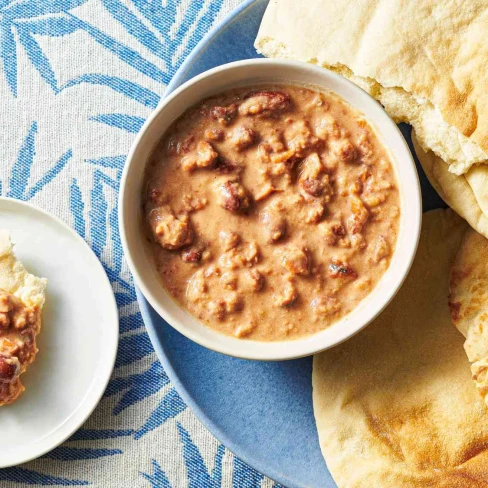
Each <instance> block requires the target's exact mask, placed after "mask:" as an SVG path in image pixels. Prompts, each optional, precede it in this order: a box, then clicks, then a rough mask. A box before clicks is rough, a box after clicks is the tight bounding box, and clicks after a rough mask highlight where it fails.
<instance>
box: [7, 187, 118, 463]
mask: <svg viewBox="0 0 488 488" xmlns="http://www.w3.org/2000/svg"><path fill="white" fill-rule="evenodd" d="M4 203H6V204H7V205H12V206H14V207H15V206H20V207H24V208H26V209H28V210H29V211H31V212H34V213H39V214H41V215H43V216H44V217H45V218H47V219H48V220H52V221H54V222H55V224H57V225H59V226H60V227H61V228H62V229H64V230H65V231H67V232H68V234H70V235H71V236H72V237H73V238H74V239H75V240H77V241H78V242H79V243H80V244H81V245H82V248H83V247H84V248H85V249H86V251H88V254H89V255H91V257H92V258H94V260H95V261H96V262H97V264H98V266H99V269H100V270H101V271H102V272H103V276H104V278H103V281H104V283H105V285H106V286H107V287H108V290H110V291H111V293H110V296H111V299H110V300H107V302H109V303H107V307H109V305H110V308H111V309H112V313H114V314H115V315H114V318H115V321H114V327H113V336H114V337H112V341H111V342H112V350H111V351H109V353H110V357H108V358H107V359H106V366H105V368H106V373H105V376H106V377H104V375H103V374H100V371H99V372H97V376H96V378H95V380H94V382H92V383H91V384H90V387H89V389H88V390H87V391H86V392H85V396H84V397H83V399H82V401H81V403H80V404H79V405H78V406H77V407H76V409H74V410H73V411H72V412H71V414H70V415H69V417H67V418H66V419H65V420H64V421H63V422H62V423H61V424H60V425H59V426H58V427H56V429H55V430H53V431H52V432H51V433H49V434H47V436H44V437H42V438H41V439H38V440H34V441H33V442H32V443H30V444H28V445H27V446H26V447H25V450H26V451H27V452H28V453H27V454H26V455H24V456H22V455H19V456H17V457H18V459H15V457H14V459H13V460H10V461H7V462H6V463H3V462H2V460H0V469H3V468H9V467H13V466H18V465H19V464H24V463H27V462H29V461H33V460H34V459H37V458H39V457H41V456H43V455H44V454H47V453H48V452H50V451H52V450H53V449H55V448H56V447H58V446H59V445H61V444H62V443H63V442H65V441H66V440H67V439H68V438H69V437H71V436H72V435H73V434H74V433H75V432H76V431H77V430H78V429H79V428H80V427H81V426H82V425H83V424H84V423H85V422H86V420H87V419H88V418H89V417H90V416H91V414H92V413H93V412H94V410H95V408H96V407H97V406H98V404H99V403H100V400H101V399H102V397H103V395H104V393H105V390H106V389H107V385H108V382H109V381H110V378H111V377H112V372H113V370H114V366H115V360H116V358H117V351H118V345H119V311H118V307H117V301H116V300H115V295H114V293H113V289H112V285H111V283H110V280H109V278H108V276H107V273H106V272H105V269H104V267H103V265H102V263H101V262H100V260H99V259H98V257H97V256H96V254H95V253H94V252H93V249H92V248H91V247H90V246H89V245H88V243H87V242H86V241H85V240H84V239H83V238H82V237H81V236H80V235H79V234H78V233H77V232H76V231H75V230H74V229H73V228H72V227H70V226H69V225H68V224H67V223H66V222H64V221H63V220H61V219H60V218H59V217H57V216H55V215H53V214H52V213H51V212H49V211H47V210H45V209H44V208H42V207H38V206H37V205H34V204H32V203H30V202H25V201H23V200H18V199H16V198H10V197H4V196H0V208H1V206H2V204H4ZM48 293H49V292H48ZM107 345H110V344H105V346H107ZM104 351H105V349H104ZM105 354H106V355H108V353H107V352H105ZM90 392H92V393H91V395H89V393H90ZM83 407H84V409H85V410H84V411H83V410H82V408H83ZM80 412H83V413H80ZM73 419H74V420H73ZM70 421H71V422H73V424H72V425H71V426H70ZM49 440H51V442H49ZM39 446H40V447H39ZM20 452H21V453H22V449H21V450H20Z"/></svg>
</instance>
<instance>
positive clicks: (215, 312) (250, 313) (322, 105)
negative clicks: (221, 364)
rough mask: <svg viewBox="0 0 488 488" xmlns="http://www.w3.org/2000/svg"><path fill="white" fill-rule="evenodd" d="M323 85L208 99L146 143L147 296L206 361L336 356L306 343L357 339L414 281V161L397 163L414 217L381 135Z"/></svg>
mask: <svg viewBox="0 0 488 488" xmlns="http://www.w3.org/2000/svg"><path fill="white" fill-rule="evenodd" d="M240 63H246V62H240ZM240 63H233V64H234V65H238V64H240ZM247 63H251V62H250V61H248V62H247ZM252 63H254V64H258V65H259V64H265V63H266V64H268V63H270V64H279V63H286V62H276V61H258V60H253V61H252ZM286 64H290V65H299V66H300V67H301V63H286ZM228 66H231V65H228ZM306 66H307V68H306V69H307V70H309V71H310V70H311V71H315V70H317V71H320V72H321V73H327V75H328V76H329V75H331V76H332V77H333V78H334V80H335V81H336V82H338V83H342V79H340V77H338V76H337V75H334V74H332V73H329V72H326V71H325V70H320V69H319V68H315V67H310V66H309V65H306ZM217 70H218V69H217ZM204 75H206V74H205V73H204ZM204 75H201V76H204ZM336 78H338V79H339V81H338V80H337V79H336ZM318 81H320V80H317V79H313V80H297V81H296V82H295V81H294V82H286V81H284V80H276V81H275V80H269V81H268V80H266V79H264V80H262V81H260V82H259V83H246V84H245V85H244V86H242V82H241V83H234V84H231V85H230V86H228V88H227V89H221V90H218V91H217V90H213V93H212V92H210V93H203V94H202V96H201V98H200V99H197V100H193V103H191V102H190V103H188V104H187V105H186V107H184V109H183V110H181V108H180V111H179V113H174V115H173V118H172V120H168V122H167V125H166V127H165V129H164V130H163V131H161V132H160V134H159V137H157V136H156V134H155V133H154V134H153V135H152V139H153V142H152V148H150V149H149V148H148V147H147V146H146V149H145V158H144V160H145V164H144V168H141V167H140V166H141V162H139V165H138V166H139V168H138V173H139V174H138V180H139V192H140V193H139V195H138V200H136V201H139V202H140V203H139V205H138V207H139V208H138V212H139V215H138V216H137V220H138V222H139V226H138V227H139V228H138V232H139V234H140V236H139V239H140V241H142V247H143V248H144V251H143V252H144V254H145V257H144V258H145V260H146V266H148V267H150V268H152V273H153V275H155V276H156V279H155V280H154V276H153V284H152V287H155V286H156V283H154V281H156V282H157V286H159V287H160V289H161V292H162V293H164V294H165V295H166V296H168V297H169V299H170V301H172V302H173V303H172V306H171V307H172V308H173V310H174V309H175V307H176V308H179V309H180V312H179V313H180V314H181V313H182V314H183V315H180V317H185V318H184V320H183V321H185V322H190V321H191V322H192V324H193V325H192V328H194V329H198V328H201V329H202V330H205V332H204V335H206V336H207V337H208V338H210V341H211V343H210V344H209V343H208V341H207V343H205V341H203V340H198V338H196V340H197V342H200V343H204V345H207V346H208V347H213V346H215V347H214V348H215V349H217V350H220V351H221V352H228V353H229V354H234V355H238V356H241V357H251V358H253V357H255V358H257V359H282V358H285V357H288V356H287V355H286V354H285V355H283V352H280V353H277V354H278V355H276V354H275V355H271V357H269V355H268V356H267V357H266V355H265V357H263V353H262V352H259V353H256V354H254V355H253V354H252V353H251V354H249V353H244V354H241V353H237V354H236V353H235V352H231V351H229V350H228V348H227V347H225V346H224V347H220V346H219V344H225V343H226V342H227V341H231V343H233V344H235V343H237V342H241V343H245V344H249V343H251V344H255V345H259V346H258V347H262V346H266V345H267V346H268V347H271V348H272V347H274V346H278V347H279V346H280V344H281V345H282V343H286V344H290V345H293V344H294V343H303V344H308V348H309V350H310V351H311V352H315V350H317V351H318V350H321V349H324V348H326V347H330V345H333V344H334V343H335V342H334V339H332V342H331V343H330V344H329V343H326V344H316V345H315V346H314V344H313V342H311V341H313V340H314V339H315V338H319V337H320V336H321V335H323V336H324V337H327V333H328V332H329V331H330V330H331V329H339V328H341V327H342V328H343V329H344V330H343V331H342V333H341V332H339V333H338V334H337V333H335V332H334V333H333V335H335V337H336V341H337V342H340V341H341V340H344V339H345V338H347V337H348V336H350V335H352V333H354V332H355V331H357V330H359V329H360V328H362V327H363V326H364V325H366V324H367V323H368V322H369V321H370V320H371V319H372V318H373V317H374V316H375V315H376V314H377V313H378V312H379V311H380V310H381V308H382V307H384V306H385V305H386V304H387V303H388V301H389V300H390V299H391V298H392V296H393V295H394V293H395V291H396V289H397V288H398V287H399V286H400V284H401V281H402V280H403V278H404V276H405V275H406V273H407V271H408V267H409V264H410V262H411V259H412V258H413V255H414V253H415V248H416V242H417V238H418V225H419V224H420V205H419V201H420V198H419V197H420V194H419V193H418V183H417V181H416V174H415V168H414V166H413V161H412V160H411V158H407V159H406V160H403V161H402V165H403V166H405V165H411V168H403V172H405V173H409V172H410V174H409V175H408V178H410V180H412V182H413V184H414V185H413V187H412V188H410V191H411V192H413V196H414V197H415V198H414V199H410V201H412V206H413V209H412V208H410V209H408V207H407V206H406V205H405V204H404V203H403V202H405V194H404V193H405V191H404V190H403V188H404V185H403V184H400V182H402V183H403V182H405V181H407V180H408V178H402V175H400V174H399V164H398V156H399V155H398V154H396V153H395V152H394V151H392V150H391V147H390V146H387V145H386V144H385V137H384V134H383V133H382V132H380V130H381V129H380V130H378V121H377V120H376V121H372V120H371V118H370V117H369V116H368V115H369V114H366V113H365V111H364V107H360V106H357V105H355V104H353V103H351V102H352V101H351V100H350V99H347V98H346V97H344V96H341V94H340V91H337V90H334V87H333V86H327V84H326V85H325V86H324V85H323V84H319V83H318ZM189 83H191V82H189ZM344 83H347V84H348V82H347V81H345V80H344ZM239 85H241V86H239ZM183 88H184V87H183ZM347 88H348V89H349V90H351V91H356V90H357V91H359V92H361V91H360V90H359V89H357V88H356V87H350V86H348V87H347ZM180 90H181V89H180ZM180 90H179V91H180ZM361 97H367V98H368V99H369V97H368V95H366V94H364V93H363V92H361ZM170 98H171V97H170ZM193 98H194V97H193ZM368 101H369V100H368ZM373 103H374V102H373ZM361 108H363V110H361ZM377 109H379V110H380V111H381V108H380V107H379V106H377ZM381 115H383V116H385V117H386V118H387V116H386V115H385V114H384V113H382V114H381ZM388 122H390V123H391V125H392V126H393V129H391V128H390V129H391V131H395V130H396V133H395V134H392V136H393V137H395V136H399V137H400V138H401V135H399V133H398V130H397V129H396V126H394V123H393V122H392V121H391V120H389V119H388ZM146 125H147V124H146ZM149 125H151V124H149ZM153 125H154V124H153ZM143 136H144V129H143ZM402 141H403V140H402ZM140 145H141V142H140V141H139V146H140ZM137 146H138V143H137V142H136V145H135V147H136V150H137ZM403 149H404V148H401V150H403ZM407 151H408V149H407ZM133 152H134V151H133ZM400 156H401V157H404V154H401V155H400ZM129 159H131V158H129ZM132 159H134V155H132ZM129 163H130V161H129ZM412 169H413V174H412ZM126 173H127V168H126ZM412 177H413V179H412ZM124 179H127V175H125V178H124ZM123 185H124V183H123ZM135 189H136V188H134V190H133V191H135ZM416 192H417V194H416ZM415 199H416V200H415ZM121 204H122V205H121V207H124V206H126V205H127V200H126V199H124V198H123V197H121ZM133 204H134V202H132V205H133ZM132 212H133V210H132ZM415 213H417V215H415ZM410 214H411V215H410ZM407 217H408V218H409V219H412V218H413V220H412V222H413V224H412V225H411V226H410V229H409V231H410V232H411V234H412V235H411V236H410V238H409V242H408V243H407V246H406V244H405V238H404V237H402V236H403V235H404V234H405V221H406V218H407ZM415 217H417V219H415ZM121 223H122V226H121V227H124V216H123V210H122V215H121ZM124 239H127V237H126V236H123V240H124ZM126 245H127V243H126V242H124V247H126ZM405 246H406V247H405ZM399 248H400V251H401V253H402V254H403V258H402V261H401V262H398V261H397V262H395V261H396V260H395V256H396V255H397V254H398V249H399ZM126 250H127V249H126ZM405 253H406V254H405ZM129 254H130V252H129ZM140 258H141V259H143V258H142V256H141V257H140ZM129 263H130V264H132V266H131V269H132V271H134V266H133V265H134V263H131V259H130V257H129ZM392 268H396V269H392ZM398 272H400V275H399V274H398ZM135 275H136V281H137V282H138V284H140V280H139V279H138V276H137V272H136V273H135ZM383 282H385V283H383ZM380 288H381V291H380V292H379V293H378V290H379V289H380ZM143 291H147V290H143ZM145 294H146V293H145ZM374 295H377V298H376V300H378V301H379V302H378V303H381V308H380V306H379V305H378V304H376V305H374V304H372V302H374V298H373V297H374ZM150 302H151V303H152V304H153V306H154V303H153V302H152V301H151V300H150ZM368 307H369V308H370V309H369V310H368ZM165 308H169V306H168V305H165ZM359 310H361V311H362V313H361V314H358V313H357V312H358V311H359ZM158 311H159V310H158ZM188 312H189V314H188ZM355 314H356V317H355V318H354V315H355ZM361 315H362V317H361ZM163 316H164V315H163ZM191 317H193V319H192V318H191ZM165 318H167V319H168V321H169V322H170V324H172V325H173V323H174V320H171V318H169V317H166V316H165ZM178 320H180V319H177V321H178ZM183 321H182V322H183ZM358 324H359V325H358ZM177 328H178V327H177ZM182 332H184V333H185V331H184V330H182ZM187 335H189V336H190V337H191V335H192V334H187ZM328 336H329V342H330V337H331V336H330V333H329V334H328ZM191 338H195V337H191ZM318 342H320V341H318ZM326 342H327V341H326ZM303 344H302V345H303ZM235 347H237V348H239V346H235ZM291 347H293V346H291ZM314 347H315V348H316V349H314ZM263 351H264V349H263ZM305 351H306V350H305ZM307 352H308V351H306V352H305V353H307ZM300 355H304V354H303V353H298V354H297V353H296V352H294V353H291V354H290V355H289V356H290V357H297V356H300Z"/></svg>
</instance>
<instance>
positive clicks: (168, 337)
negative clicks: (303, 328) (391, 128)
mask: <svg viewBox="0 0 488 488" xmlns="http://www.w3.org/2000/svg"><path fill="white" fill-rule="evenodd" d="M267 3H268V0H256V1H247V2H245V3H244V4H242V5H241V6H240V7H239V8H238V9H237V10H235V11H234V12H233V13H232V14H231V15H230V16H229V17H227V18H226V19H225V20H224V21H223V22H222V23H221V24H220V25H219V26H218V27H217V28H215V29H213V30H212V31H211V32H210V33H209V34H208V35H207V36H206V37H205V38H204V39H203V40H202V41H201V42H200V44H199V45H198V46H197V48H196V49H195V50H194V51H193V53H192V54H191V55H190V56H189V57H188V58H187V60H186V61H185V63H184V64H183V65H182V66H181V68H180V69H179V71H178V72H177V73H176V75H175V77H174V78H173V80H172V82H171V84H170V86H169V87H168V90H167V92H166V93H170V92H171V91H173V90H174V89H175V88H177V87H178V86H180V85H181V84H182V83H184V82H185V81H187V80H189V79H190V78H192V77H193V76H196V75H198V74H199V73H201V72H203V71H206V70H208V69H210V68H213V67H215V66H218V65H221V64H225V63H229V62H231V61H237V60H240V59H248V58H256V57H258V55H257V54H256V51H255V49H254V47H253V43H254V39H255V37H256V34H257V31H258V28H259V24H260V22H261V18H262V16H263V13H264V10H265V8H266V5H267ZM402 132H403V134H404V135H405V138H406V139H407V141H408V142H409V144H411V141H410V130H409V128H408V127H407V126H405V127H402ZM417 167H418V168H419V166H418V165H417ZM419 173H420V175H421V183H422V193H423V197H424V202H423V203H424V210H429V209H432V208H437V207H440V206H443V203H442V200H440V198H439V197H438V196H437V194H436V193H435V191H434V190H433V189H432V187H431V186H430V185H429V183H428V182H427V180H426V178H425V175H424V174H423V173H422V171H421V169H420V168H419ZM138 297H139V304H140V307H141V311H142V315H143V317H144V322H145V324H146V327H147V330H148V332H149V336H150V337H151V341H152V343H153V345H154V348H155V350H156V352H157V354H158V356H159V358H160V360H161V363H162V364H163V367H164V369H165V370H166V372H167V374H168V376H169V377H170V379H171V381H172V383H173V384H174V386H175V387H176V389H177V390H178V392H179V393H180V395H181V397H182V398H183V400H184V401H185V402H186V403H187V405H188V406H189V407H190V408H191V409H192V410H193V412H194V413H195V414H196V416H197V417H198V418H199V419H200V421H201V422H203V424H204V425H205V426H206V427H207V428H208V429H209V430H210V431H211V432H212V433H213V434H214V435H215V437H217V439H219V441H221V442H222V443H223V444H224V445H225V446H226V447H228V448H229V449H230V450H231V451H233V452H234V453H235V454H236V455H237V456H238V457H239V458H241V459H242V460H243V461H245V462H246V463H248V464H249V465H250V466H252V467H253V468H255V469H256V470H258V471H260V472H261V473H263V474H265V475H267V476H269V477H270V478H272V479H274V480H275V481H277V482H279V483H281V484H283V485H285V486H287V487H289V488H292V487H321V488H329V487H335V486H336V485H335V483H334V481H333V480H332V477H331V475H330V473H329V472H328V470H327V466H326V465H325V462H324V460H323V458H322V455H321V453H320V448H319V442H318V436H317V431H316V428H315V420H314V415H313V408H312V384H311V374H312V358H305V359H299V360H294V361H285V362H277V363H271V362H269V363H266V362H256V361H246V360H241V359H234V358H230V357H227V356H224V355H222V354H219V353H216V352H213V351H209V350H207V349H205V348H203V347H201V346H199V345H197V344H194V343H193V342H191V341H190V340H188V339H187V338H186V337H184V336H182V335H181V334H180V333H179V332H177V331H176V330H174V329H173V328H172V327H170V326H169V325H168V324H167V323H166V322H165V321H164V320H163V319H161V318H160V317H159V315H158V314H157V313H156V312H155V311H154V310H153V309H152V308H151V306H150V305H149V304H148V302H147V301H146V299H145V298H144V297H143V296H142V295H141V294H140V292H139V293H138Z"/></svg>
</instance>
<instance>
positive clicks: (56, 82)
mask: <svg viewBox="0 0 488 488" xmlns="http://www.w3.org/2000/svg"><path fill="white" fill-rule="evenodd" d="M239 1H240V0H0V99H1V103H2V110H1V115H0V117H1V122H2V123H1V129H0V147H1V152H2V154H1V166H0V194H1V195H4V196H9V197H13V198H19V199H22V200H28V201H30V202H32V203H34V204H35V205H38V206H40V207H42V208H44V209H47V210H49V211H50V212H52V213H54V214H55V215H57V216H58V217H60V218H61V219H63V220H64V221H65V222H67V223H68V224H70V225H72V226H73V227H74V228H75V229H76V230H77V231H78V232H79V233H80V234H81V235H82V236H83V237H84V238H85V239H86V241H87V242H88V243H89V244H90V245H91V247H92V248H93V250H94V251H95V253H96V254H97V256H98V257H99V258H100V260H101V261H102V263H103V265H104V267H105V269H106V271H107V274H108V276H109V278H110V280H111V282H112V285H113V288H114V291H115V295H116V298H117V302H118V305H119V310H120V346H119V352H118V357H117V363H116V366H115V371H114V374H113V376H112V379H111V381H110V383H109V386H108V389H107V391H106V393H105V396H104V398H103V400H102V401H101V403H100V405H99V406H98V408H97V409H96V411H95V413H94V414H93V415H92V416H91V417H90V419H89V420H88V421H87V422H86V424H85V425H84V426H83V428H82V429H81V430H79V431H78V432H77V433H76V434H75V435H74V436H73V437H72V438H71V439H69V440H68V441H67V442H65V443H64V444H63V445H62V446H60V447H58V448H56V449H55V450H54V451H52V452H50V453H49V454H47V455H45V456H43V458H41V459H38V460H36V461H32V462H30V463H27V464H25V465H22V466H19V467H15V468H7V469H3V470H0V487H1V488H4V487H5V488H6V487H8V488H10V487H17V486H30V485H38V486H83V485H91V486H96V487H103V488H112V487H113V488H124V487H134V488H135V487H151V486H152V487H158V488H166V487H174V488H180V487H187V486H188V487H190V488H206V487H213V488H216V487H220V486H223V487H230V486H233V487H245V488H254V487H272V486H273V482H272V481H270V480H268V479H266V478H264V477H263V476H262V475H260V474H258V473H256V472H255V471H253V470H252V469H250V468H249V467H247V466H246V465H244V464H243V463H242V462H240V461H239V460H238V459H236V458H234V456H233V455H232V454H231V453H230V452H229V451H227V450H226V449H225V448H224V447H223V446H221V445H219V443H218V442H217V441H216V440H215V439H214V438H213V437H212V435H211V434H209V433H208V432H207V431H206V430H205V429H204V428H203V427H202V426H201V425H200V423H199V422H198V421H197V420H196V419H195V417H194V416H193V414H192V413H191V411H189V409H188V408H186V406H185V405H184V403H183V402H182V400H181V399H180V398H179V396H178V394H177V393H176V391H175V390H174V389H173V387H172V385H171V383H170V382H169V380H168V377H167V376H166V374H165V372H164V371H163V369H162V367H161V365H160V363H159V361H158V359H157V357H156V355H155V353H154V351H153V348H152V346H151V343H150V341H149V338H148V336H147V333H146V331H145V329H144V325H143V322H142V318H141V315H140V313H139V311H138V306H137V302H136V297H135V293H134V287H133V283H132V279H131V276H130V273H129V271H128V269H127V265H126V263H125V262H124V259H123V256H122V251H121V246H120V240H119V233H118V228H117V190H118V184H119V179H120V175H121V171H122V167H123V165H124V160H125V156H126V154H127V152H128V150H129V147H130V145H131V142H132V140H133V138H134V135H135V134H136V133H137V132H138V130H139V129H140V127H141V126H142V124H143V122H144V120H145V119H146V117H147V116H148V115H149V113H150V112H151V111H152V110H153V109H154V108H155V107H156V106H157V104H158V102H159V100H160V98H161V95H162V94H163V93H164V89H165V86H166V85H167V83H168V82H169V80H170V79H171V77H172V76H173V74H174V73H175V71H176V70H177V69H178V67H179V66H180V65H181V63H182V61H183V60H184V58H185V56H186V55H188V53H189V52H190V51H191V50H192V48H193V47H194V46H195V45H196V43H197V42H198V41H199V40H200V39H201V38H202V36H203V35H204V34H205V33H206V32H207V31H208V30H209V29H210V27H211V26H212V25H214V24H215V23H216V22H218V21H219V20H220V19H221V18H222V17H223V16H224V15H225V14H226V13H228V12H229V11H230V10H231V9H232V8H234V7H235V6H236V5H237V4H238V3H239ZM0 436H1V433H0Z"/></svg>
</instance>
